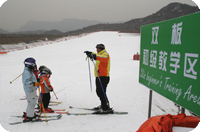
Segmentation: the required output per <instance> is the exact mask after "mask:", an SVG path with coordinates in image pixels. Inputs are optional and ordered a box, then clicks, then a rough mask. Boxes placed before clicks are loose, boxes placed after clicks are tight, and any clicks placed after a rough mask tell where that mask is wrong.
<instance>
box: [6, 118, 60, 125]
mask: <svg viewBox="0 0 200 132" xmlns="http://www.w3.org/2000/svg"><path fill="white" fill-rule="evenodd" d="M61 117H62V116H59V117H58V118H54V119H47V120H46V119H36V120H34V121H31V122H23V121H20V122H13V123H9V124H10V125H16V124H22V123H35V122H48V121H53V120H59V119H60V118H61Z"/></svg>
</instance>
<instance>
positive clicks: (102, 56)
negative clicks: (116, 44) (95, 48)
mask: <svg viewBox="0 0 200 132" xmlns="http://www.w3.org/2000/svg"><path fill="white" fill-rule="evenodd" d="M93 54H96V53H93ZM95 67H96V69H94V73H95V77H98V75H99V76H100V77H102V76H105V77H107V76H109V75H110V56H109V54H108V53H107V52H106V50H105V49H104V50H102V51H100V52H99V53H97V54H96V64H95ZM96 70H97V72H98V75H97V72H96Z"/></svg>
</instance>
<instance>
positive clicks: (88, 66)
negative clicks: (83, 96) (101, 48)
mask: <svg viewBox="0 0 200 132" xmlns="http://www.w3.org/2000/svg"><path fill="white" fill-rule="evenodd" d="M87 59H88V68H89V78H90V88H91V92H92V81H91V72H90V60H89V58H87Z"/></svg>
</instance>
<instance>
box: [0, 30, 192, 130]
mask: <svg viewBox="0 0 200 132" xmlns="http://www.w3.org/2000/svg"><path fill="white" fill-rule="evenodd" d="M98 43H103V44H105V46H106V50H107V51H108V53H109V54H110V57H111V72H110V78H111V80H110V83H109V85H108V89H107V95H108V98H109V101H110V105H111V107H113V108H114V110H116V111H127V112H129V114H127V115H87V116H72V115H71V116H68V115H65V114H63V116H62V118H61V119H60V120H58V121H49V122H48V124H47V123H46V122H42V123H24V124H20V125H12V126H11V125H9V123H10V122H15V121H21V120H22V119H20V118H14V117H11V116H12V115H22V113H23V111H25V110H26V106H27V102H26V100H20V98H23V97H25V94H24V91H23V87H22V81H21V77H19V78H18V79H17V80H16V81H14V82H13V83H12V84H10V81H12V80H13V79H15V78H16V77H17V76H18V75H20V74H21V73H22V72H23V69H24V64H23V61H24V59H26V58H27V57H34V58H35V59H36V63H37V65H38V67H39V66H41V65H46V66H47V67H49V68H50V69H51V71H52V73H53V74H52V76H51V78H50V80H51V84H52V86H53V87H54V90H55V92H56V94H57V96H58V101H62V104H59V105H58V106H51V108H65V109H66V110H67V111H69V112H71V113H74V112H90V111H85V110H77V109H69V106H74V107H87V108H92V107H95V106H98V105H99V104H100V101H99V99H98V97H97V95H96V92H95V83H94V74H93V73H94V72H93V71H94V65H93V63H92V62H90V67H91V74H92V90H93V91H92V92H91V89H90V82H89V70H88V62H87V60H86V55H85V54H84V53H83V52H84V51H86V50H88V51H93V52H96V48H95V46H96V44H98ZM139 51H140V35H139V34H132V33H118V32H97V33H93V34H89V35H87V36H84V37H80V38H76V39H71V40H69V41H63V42H58V43H55V44H51V45H45V46H39V47H35V48H31V49H26V50H20V51H15V52H9V53H8V54H5V55H0V62H1V65H0V86H1V87H0V91H1V92H0V106H1V109H0V124H1V125H2V127H3V128H4V129H6V130H8V131H9V132H36V131H37V132H43V131H51V132H64V131H67V132H135V131H136V130H138V128H139V127H140V126H141V124H142V123H143V122H144V121H146V120H147V115H148V102H149V89H148V88H146V87H145V86H143V85H141V84H139V82H138V80H139V79H138V76H139V61H135V60H133V55H134V54H135V53H137V52H139ZM51 97H52V100H54V101H56V98H55V96H54V94H53V93H51ZM168 113H170V114H175V115H176V114H177V113H178V108H177V107H176V106H175V105H174V103H173V102H171V101H169V100H168V99H166V98H164V97H162V96H160V95H158V94H157V93H155V92H154V93H153V106H152V116H155V115H163V114H168ZM184 130H186V129H184ZM188 130H192V129H187V131H188ZM182 132H183V131H182Z"/></svg>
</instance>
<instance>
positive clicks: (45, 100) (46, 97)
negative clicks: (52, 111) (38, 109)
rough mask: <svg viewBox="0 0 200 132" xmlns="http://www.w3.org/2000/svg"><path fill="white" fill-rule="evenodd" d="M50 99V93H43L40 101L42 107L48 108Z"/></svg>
mask: <svg viewBox="0 0 200 132" xmlns="http://www.w3.org/2000/svg"><path fill="white" fill-rule="evenodd" d="M50 99H51V97H50V93H45V94H43V99H42V102H43V105H44V108H48V106H49V102H50Z"/></svg>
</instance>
